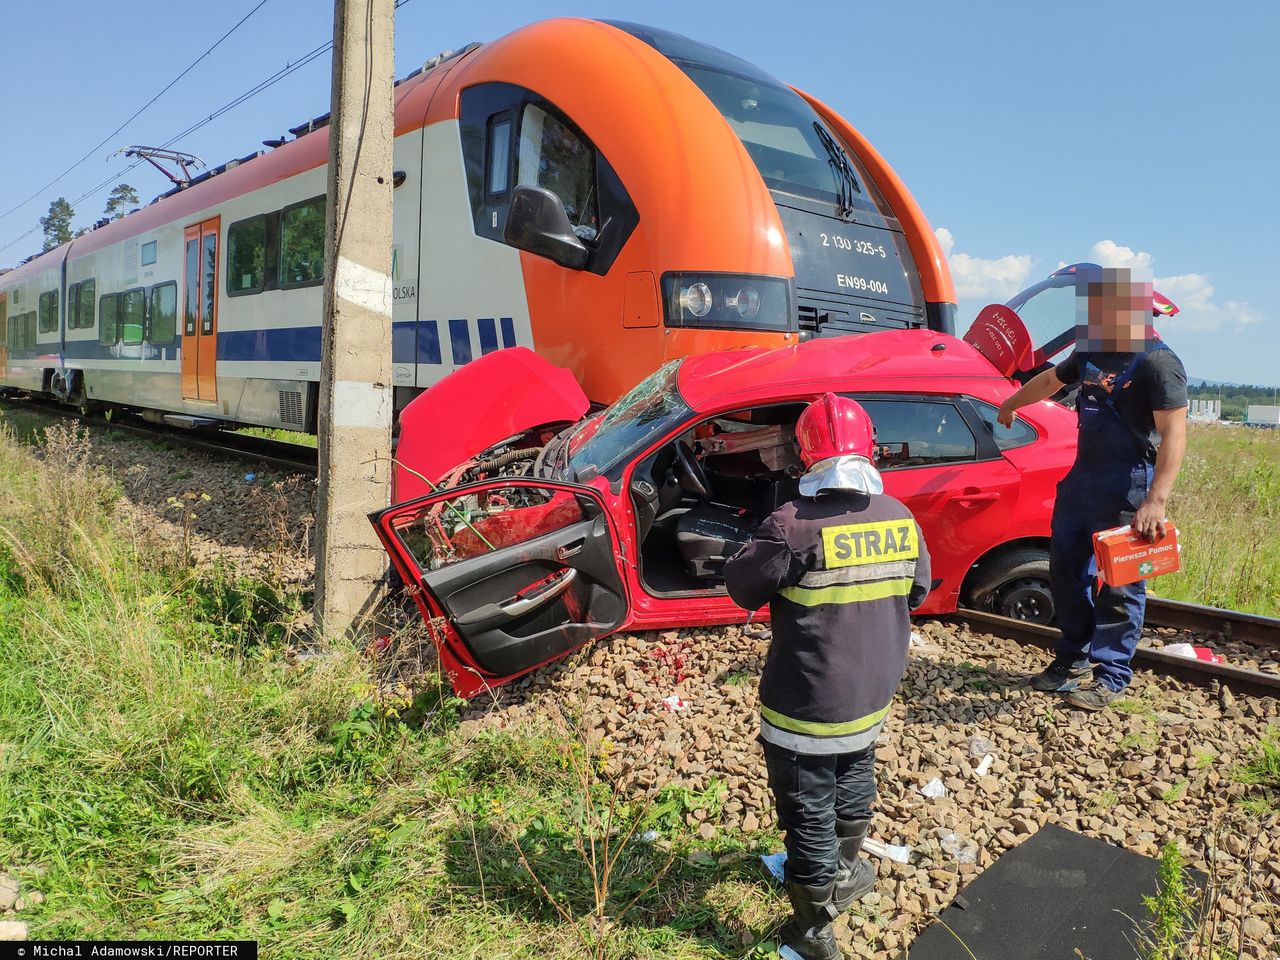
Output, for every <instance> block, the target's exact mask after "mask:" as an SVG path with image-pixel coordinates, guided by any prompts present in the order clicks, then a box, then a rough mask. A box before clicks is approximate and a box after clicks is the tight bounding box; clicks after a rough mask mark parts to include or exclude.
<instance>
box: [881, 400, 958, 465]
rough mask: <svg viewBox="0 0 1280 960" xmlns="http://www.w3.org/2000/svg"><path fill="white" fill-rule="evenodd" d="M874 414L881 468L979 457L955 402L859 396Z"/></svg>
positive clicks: (952, 461) (931, 463)
mask: <svg viewBox="0 0 1280 960" xmlns="http://www.w3.org/2000/svg"><path fill="white" fill-rule="evenodd" d="M856 399H857V400H858V402H859V403H861V404H862V406H863V407H864V408H865V409H866V411H867V413H868V414H870V415H871V422H872V423H874V424H875V427H876V445H877V446H878V447H879V448H880V460H879V462H878V464H877V465H878V466H879V467H880V469H881V470H894V469H900V468H903V467H926V466H933V465H936V464H942V463H957V462H964V461H972V460H976V459H978V446H977V441H976V439H975V438H974V436H973V433H972V432H971V431H970V430H969V427H968V424H966V423H965V420H964V417H963V416H962V415H961V414H960V411H959V410H958V409H957V408H956V406H955V404H953V403H945V402H938V401H933V400H906V399H903V400H873V399H870V398H868V399H863V398H861V397H858V398H856Z"/></svg>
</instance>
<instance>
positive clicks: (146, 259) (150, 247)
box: [142, 240, 156, 267]
mask: <svg viewBox="0 0 1280 960" xmlns="http://www.w3.org/2000/svg"><path fill="white" fill-rule="evenodd" d="M155 262H156V241H154V240H148V241H147V242H146V243H144V244H143V245H142V265H143V266H144V267H149V266H151V265H152V264H153V263H155Z"/></svg>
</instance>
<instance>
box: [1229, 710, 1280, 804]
mask: <svg viewBox="0 0 1280 960" xmlns="http://www.w3.org/2000/svg"><path fill="white" fill-rule="evenodd" d="M1231 779H1232V780H1234V781H1235V782H1236V783H1243V784H1245V785H1246V786H1248V787H1251V788H1252V789H1251V790H1250V793H1249V796H1247V797H1245V799H1244V801H1243V806H1244V807H1245V808H1246V810H1248V812H1250V813H1253V814H1256V815H1258V816H1264V815H1267V814H1270V813H1275V812H1278V811H1280V726H1272V727H1269V728H1268V729H1267V731H1266V732H1265V733H1264V734H1263V736H1262V739H1261V740H1259V741H1258V745H1257V747H1255V748H1254V751H1253V755H1252V756H1251V757H1250V758H1249V759H1248V760H1247V761H1246V762H1245V763H1244V764H1243V765H1241V766H1240V767H1239V768H1238V769H1237V770H1234V771H1232V775H1231Z"/></svg>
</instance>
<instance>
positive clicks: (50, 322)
mask: <svg viewBox="0 0 1280 960" xmlns="http://www.w3.org/2000/svg"><path fill="white" fill-rule="evenodd" d="M57 329H58V291H57V290H46V291H45V292H44V293H42V294H40V332H41V333H52V332H53V331H54V330H57Z"/></svg>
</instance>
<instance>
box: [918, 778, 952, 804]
mask: <svg viewBox="0 0 1280 960" xmlns="http://www.w3.org/2000/svg"><path fill="white" fill-rule="evenodd" d="M920 792H921V793H923V794H924V795H925V796H926V797H928V798H929V799H930V800H939V799H941V798H942V797H945V796H946V795H947V788H946V787H945V786H943V783H942V781H941V780H939V779H938V778H937V777H934V778H933V779H932V780H930V781H929V782H928V783H926V784H925V785H924V786H923V787H921V788H920Z"/></svg>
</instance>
